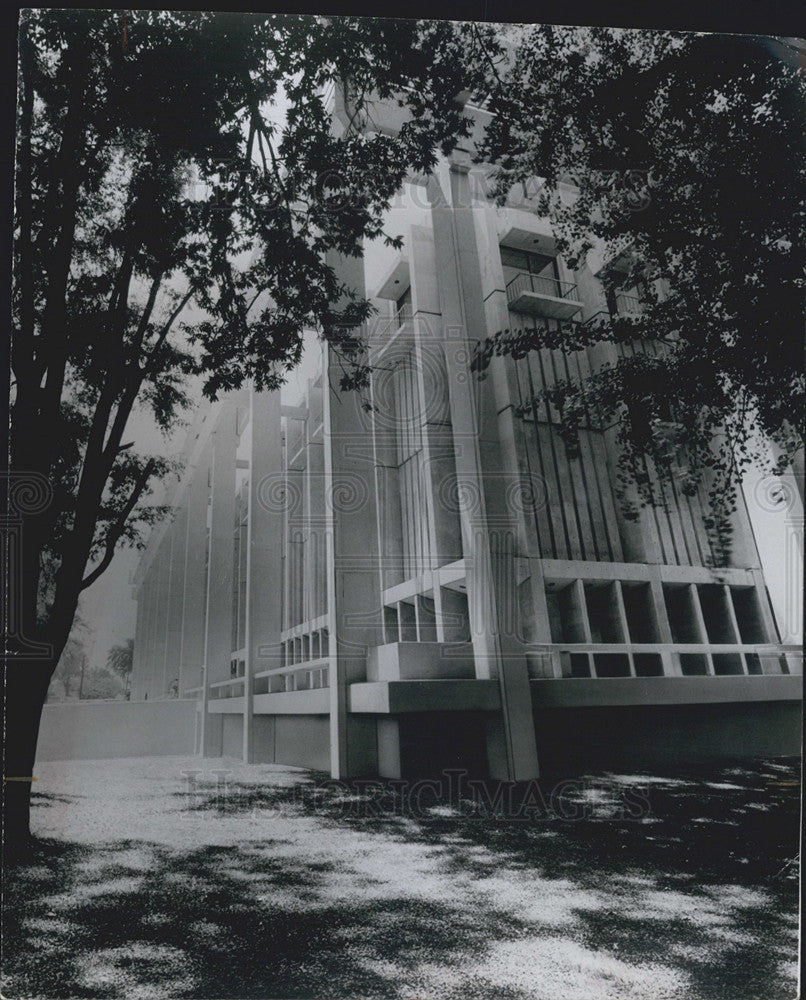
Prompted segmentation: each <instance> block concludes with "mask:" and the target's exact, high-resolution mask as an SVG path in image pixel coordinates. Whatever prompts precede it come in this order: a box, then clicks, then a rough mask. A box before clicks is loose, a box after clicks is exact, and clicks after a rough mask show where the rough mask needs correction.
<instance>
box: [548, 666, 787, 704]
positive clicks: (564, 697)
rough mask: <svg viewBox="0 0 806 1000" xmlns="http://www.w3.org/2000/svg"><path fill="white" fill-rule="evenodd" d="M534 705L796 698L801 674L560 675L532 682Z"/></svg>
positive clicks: (690, 702) (677, 702)
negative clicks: (698, 675) (718, 675)
mask: <svg viewBox="0 0 806 1000" xmlns="http://www.w3.org/2000/svg"><path fill="white" fill-rule="evenodd" d="M530 683H531V690H532V703H533V704H534V706H535V708H598V707H606V706H616V705H708V704H719V703H725V702H755V701H800V700H801V699H802V698H803V678H802V677H800V676H797V675H788V674H767V675H763V676H747V675H741V676H726V677H597V678H593V677H562V678H541V679H539V680H532V681H531V682H530Z"/></svg>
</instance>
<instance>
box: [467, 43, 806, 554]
mask: <svg viewBox="0 0 806 1000" xmlns="http://www.w3.org/2000/svg"><path fill="white" fill-rule="evenodd" d="M781 53H784V54H786V48H785V47H783V46H781V45H775V44H773V42H772V40H771V39H762V38H752V37H741V36H716V35H712V36H708V35H697V34H689V35H681V34H676V33H672V32H648V31H641V32H635V31H627V30H623V29H586V28H559V27H547V26H540V27H535V28H532V29H529V30H527V31H526V32H525V33H524V35H523V37H522V39H521V42H520V43H519V44H518V46H517V47H516V49H515V50H514V52H513V54H512V58H511V60H510V62H509V65H508V68H507V69H506V71H505V72H503V73H502V74H501V75H500V76H499V79H498V81H497V85H496V87H495V89H494V91H493V95H492V98H491V102H490V107H491V110H492V111H493V112H495V114H496V117H495V119H494V120H493V122H492V124H491V126H490V128H489V130H488V132H487V135H486V139H485V142H484V143H483V146H482V148H481V149H480V151H479V159H481V160H486V161H491V162H493V163H495V164H496V168H497V169H496V173H495V179H494V193H495V195H496V197H497V198H498V199H499V200H500V201H503V200H504V199H505V197H506V195H507V192H508V191H510V190H511V189H512V186H513V185H516V184H520V185H522V186H524V187H526V188H527V189H528V188H529V186H530V185H531V188H530V189H531V190H532V191H534V189H535V186H537V187H538V189H539V190H538V191H537V194H536V197H535V198H534V206H535V210H536V211H537V212H538V213H539V214H545V215H548V216H549V217H550V218H551V220H552V222H553V225H554V229H555V232H556V233H557V235H558V245H559V249H560V250H561V252H562V253H564V254H565V255H566V258H567V261H568V263H569V265H570V266H571V267H572V268H575V269H576V268H580V267H582V265H583V264H584V263H585V262H586V260H588V261H590V260H591V257H592V254H591V252H592V251H594V250H596V251H597V252H598V254H599V258H600V260H601V259H603V260H605V261H607V260H608V259H609V260H610V261H611V262H615V261H617V262H618V266H611V267H610V268H609V269H608V268H607V267H605V268H604V270H603V275H602V280H603V283H604V286H605V291H606V293H607V295H608V298H609V300H610V302H611V303H612V302H613V301H614V295H615V293H616V292H618V291H619V289H621V290H625V289H628V290H631V291H632V292H633V294H636V295H638V296H639V297H640V299H641V300H642V312H641V314H640V315H636V316H631V317H626V316H625V317H620V316H618V315H608V314H607V310H604V311H603V313H602V314H601V315H600V316H598V317H596V318H594V319H591V320H590V321H589V322H588V323H587V324H584V325H583V324H580V323H565V324H562V325H561V327H560V330H559V333H558V332H557V331H551V330H549V329H542V328H541V329H537V330H524V329H511V330H503V331H500V332H499V334H498V335H497V336H495V337H493V338H492V339H491V340H490V341H489V342H488V343H486V344H485V345H483V346H482V348H481V350H480V352H479V357H478V361H477V365H478V367H479V369H480V370H481V371H482V372H483V370H484V368H485V367H486V364H487V363H488V361H489V359H490V358H491V357H492V356H494V355H496V354H504V355H506V354H514V355H522V354H523V353H525V352H528V351H529V350H532V349H534V348H537V347H541V346H554V347H556V346H558V344H557V343H551V344H550V345H549V340H551V339H552V338H553V339H554V340H557V338H559V341H560V342H562V343H564V344H565V346H566V348H567V349H569V350H576V349H579V348H582V347H585V346H588V345H590V344H593V343H595V342H597V341H611V342H619V341H624V340H630V339H633V338H639V337H640V338H646V339H648V340H652V341H654V342H655V343H656V344H657V345H659V347H660V350H659V351H658V352H656V354H655V355H654V356H652V355H646V354H634V355H633V354H632V353H631V352H625V353H624V355H623V356H622V357H620V358H619V359H618V361H617V362H616V363H615V364H612V365H609V366H605V367H601V368H600V369H599V370H597V371H594V372H593V373H592V374H591V376H590V378H588V379H586V380H585V381H584V382H580V381H573V380H571V381H566V382H562V383H560V384H559V385H557V386H556V387H555V388H554V389H553V390H551V391H550V393H549V395H550V397H551V400H552V402H553V403H554V404H555V405H556V406H557V407H558V408H559V410H560V413H561V421H562V432H563V434H564V437H565V439H566V443H567V445H568V447H569V449H570V451H571V453H572V454H573V453H574V451H575V448H576V442H577V430H578V428H579V426H580V425H581V423H582V422H583V421H584V419H585V413H586V412H591V411H593V412H595V411H596V409H597V408H598V410H599V413H600V415H601V419H602V420H603V422H604V423H605V424H613V423H617V424H618V440H619V443H620V447H621V457H620V460H619V472H620V476H621V479H622V488H621V490H620V492H621V499H622V503H623V505H624V507H625V512H626V513H627V515H628V516H632V517H635V516H637V508H638V506H640V505H648V504H658V505H662V504H663V503H664V495H665V491H664V489H663V482H664V481H666V480H668V479H669V478H670V477H674V478H675V480H676V482H677V485H678V486H679V487H680V488H681V489H682V491H683V492H684V493H694V492H696V491H698V490H699V489H700V488H701V487H702V486H704V487H705V489H706V491H707V495H708V500H709V503H710V508H711V516H710V519H709V523H708V526H709V528H710V533H711V535H712V549H713V551H714V555H715V562H717V563H719V562H724V560H725V559H726V558H727V557H728V554H729V550H730V522H729V518H730V513H731V511H732V509H733V508H734V505H735V498H736V496H737V491H738V486H739V483H740V480H741V476H742V472H743V471H744V470H745V469H746V468H747V466H748V465H749V464H750V463H751V462H755V463H760V464H762V466H763V465H767V467H768V468H770V471H772V472H775V473H779V474H780V473H781V472H783V471H785V470H786V469H787V467H788V466H789V464H790V463H791V462H793V461H800V462H802V456H803V446H804V439H803V429H804V420H803V418H804V401H805V400H806V379H804V364H803V360H804V358H803V292H804V266H805V265H806V214H805V213H804V201H803V195H804V191H806V156H805V155H804V154H805V153H806V116H805V115H804V107H805V105H804V97H805V96H806V77H804V76H803V74H802V72H799V71H798V68H797V61H796V60H795V61H793V60H787V59H782V58H781ZM793 62H794V64H793ZM767 442H772V443H773V445H774V448H775V451H776V453H777V455H778V459H777V461H776V462H774V463H771V462H770V460H769V459H768V458H767V451H766V444H767ZM631 492H632V494H633V497H637V503H636V502H635V500H633V501H632V503H631V502H630V493H631Z"/></svg>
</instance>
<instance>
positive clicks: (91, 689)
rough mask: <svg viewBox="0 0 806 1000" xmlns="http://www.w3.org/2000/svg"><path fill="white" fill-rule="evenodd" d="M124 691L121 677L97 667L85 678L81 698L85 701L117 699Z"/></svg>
mask: <svg viewBox="0 0 806 1000" xmlns="http://www.w3.org/2000/svg"><path fill="white" fill-rule="evenodd" d="M122 690H123V685H122V683H121V681H120V678H119V677H116V676H115V675H114V674H112V673H110V672H109V671H108V670H106V669H104V668H103V667H96V668H95V669H94V670H91V671H90V672H89V673H88V674H87V675H86V676H85V677H84V686H83V688H82V691H81V697H82V699H85V700H86V699H89V700H96V699H110V698H117V697H118V696H119V695H120V694H121V692H122Z"/></svg>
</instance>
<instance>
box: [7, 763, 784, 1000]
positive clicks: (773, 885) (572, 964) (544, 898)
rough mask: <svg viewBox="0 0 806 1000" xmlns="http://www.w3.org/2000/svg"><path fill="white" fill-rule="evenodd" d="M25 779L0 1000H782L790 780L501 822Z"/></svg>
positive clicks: (215, 779)
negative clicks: (23, 849) (28, 847)
mask: <svg viewBox="0 0 806 1000" xmlns="http://www.w3.org/2000/svg"><path fill="white" fill-rule="evenodd" d="M199 769H201V770H202V771H203V773H202V774H198V775H195V776H193V777H192V781H193V782H194V783H195V787H192V788H191V789H190V791H189V785H188V781H189V779H188V777H187V775H183V772H186V771H198V770H199ZM214 770H217V771H218V772H219V773H218V775H216V774H214V773H213V772H214ZM223 771H228V772H229V773H227V774H224V773H221V772H223ZM36 774H37V777H38V779H39V780H38V782H37V783H36V785H35V786H34V787H35V789H36V792H35V808H34V820H33V822H34V828H35V831H36V833H37V834H38V835H39V836H40V837H41V838H42V840H41V844H40V848H39V850H38V851H37V854H36V856H35V857H34V858H33V859H32V861H31V863H30V864H28V865H27V866H26V867H24V868H22V869H20V870H19V871H18V872H17V873H16V874H14V875H12V876H11V877H10V878H9V879H8V884H7V886H6V895H7V899H6V907H7V909H6V916H5V935H6V941H5V944H6V949H5V954H6V961H5V966H6V969H5V983H4V987H3V993H4V994H5V995H6V996H10V997H34V996H37V997H48V998H51V997H53V998H55V997H121V998H123V997H125V998H127V1000H138V998H143V1000H145V998H155V997H170V998H174V997H188V998H191V997H199V998H201V997H205V998H206V997H210V998H212V997H221V998H223V997H233V998H235V997H238V998H270V997H271V998H292V997H293V998H320V997H322V998H324V997H331V998H340V1000H348V998H349V1000H352V998H355V1000H359V998H376V997H377V998H380V997H390V998H401V1000H424V998H428V1000H430V998H434V1000H437V998H439V1000H474V998H479V1000H481V998H485V1000H490V998H500V1000H521V998H530V1000H561V998H574V1000H599V998H602V1000H605V998H629V1000H643V998H647V1000H648V998H650V997H651V998H653V1000H662V998H676V1000H677V998H679V1000H698V998H714V1000H734V998H736V997H742V998H744V1000H751V998H765V1000H767V998H769V1000H781V998H786V997H790V996H794V995H795V992H796V985H795V976H796V960H797V895H798V893H797V889H798V886H797V881H796V878H795V875H796V869H795V865H794V864H793V863H792V859H793V858H794V857H795V855H796V852H797V823H798V815H797V810H798V788H797V785H796V781H797V770H796V768H795V767H794V765H791V764H787V763H780V762H778V763H775V762H770V763H767V764H764V765H761V766H759V767H757V768H752V769H746V768H745V767H735V768H728V767H726V768H721V769H719V770H714V771H713V773H710V774H703V773H699V774H689V775H680V774H678V775H676V776H674V777H662V776H658V775H655V776H647V775H614V774H601V775H595V776H589V777H588V778H587V779H586V780H585V781H582V782H575V783H572V784H569V785H567V786H565V788H563V789H561V790H560V794H557V789H556V788H555V789H552V788H549V787H548V786H542V787H540V788H538V787H535V788H533V789H532V790H531V791H530V799H529V802H528V803H527V805H528V806H529V807H528V808H524V807H523V806H524V804H523V802H520V806H521V809H520V813H519V814H517V815H516V813H517V812H518V803H515V804H514V805H511V806H510V809H509V815H508V816H503V817H500V816H499V817H491V816H490V810H491V802H490V800H485V796H484V794H483V790H481V791H479V790H476V791H475V792H472V790H468V789H467V788H464V789H463V790H460V792H459V793H458V794H456V795H453V794H452V795H447V796H445V797H444V800H443V801H439V802H437V801H436V796H435V793H434V789H433V788H429V787H428V786H420V787H419V790H417V789H411V788H409V789H404V790H402V791H401V790H400V789H398V790H397V791H396V792H394V793H393V792H391V791H390V790H389V789H388V787H384V788H376V789H372V788H367V789H364V790H363V791H360V792H358V793H356V792H355V791H354V790H351V789H348V788H345V787H340V786H339V785H337V784H336V785H333V784H328V783H323V782H318V781H316V780H315V779H314V778H313V777H312V776H311V775H308V774H306V773H305V772H301V771H296V770H294V769H290V768H281V767H270V766H245V765H243V764H241V763H239V762H234V761H221V762H219V761H199V760H198V759H183V758H154V759H127V760H108V761H80V762H58V761H55V762H49V763H45V764H41V765H39V766H38V767H37V769H36ZM793 782H795V784H793ZM471 792H472V794H471ZM519 794H520V793H519ZM485 802H486V808H483V807H484V806H485ZM498 805H499V806H500V805H501V803H500V802H499V803H498Z"/></svg>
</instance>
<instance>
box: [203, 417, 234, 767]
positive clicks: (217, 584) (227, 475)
mask: <svg viewBox="0 0 806 1000" xmlns="http://www.w3.org/2000/svg"><path fill="white" fill-rule="evenodd" d="M237 443H238V441H237V435H236V408H235V405H234V403H233V402H232V401H231V400H226V401H225V402H224V403H223V404H222V407H221V411H220V414H219V416H218V420H217V422H216V426H215V430H214V431H213V434H212V448H213V456H212V477H211V478H212V484H211V495H212V521H211V526H210V572H209V578H208V582H207V630H206V635H205V645H204V667H205V669H204V715H203V725H204V730H203V733H202V753H203V755H204V756H205V757H220V756H221V752H222V720H223V716H222V715H221V714H215V715H211V714H210V713H209V712H208V711H207V708H208V704H209V698H210V684H212V683H214V682H215V681H221V680H225V679H226V678H227V677H229V660H230V653H231V652H232V650H231V648H230V647H231V645H232V642H231V638H232V637H231V624H232V621H231V619H232V574H233V549H232V533H233V530H234V525H235V461H236V455H235V451H236V447H237Z"/></svg>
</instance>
